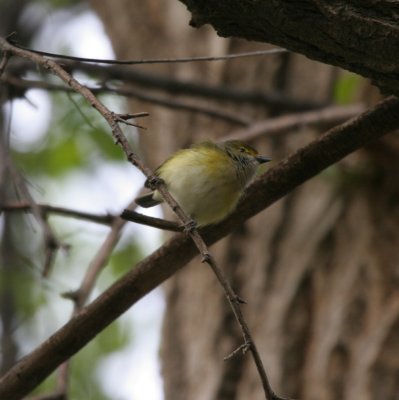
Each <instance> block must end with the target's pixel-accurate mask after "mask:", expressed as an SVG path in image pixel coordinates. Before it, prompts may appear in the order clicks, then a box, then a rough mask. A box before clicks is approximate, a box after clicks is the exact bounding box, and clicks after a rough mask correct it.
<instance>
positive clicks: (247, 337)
mask: <svg viewBox="0 0 399 400" xmlns="http://www.w3.org/2000/svg"><path fill="white" fill-rule="evenodd" d="M0 47H1V48H3V50H5V51H10V52H12V53H13V54H15V55H18V56H21V57H24V58H28V59H30V60H32V61H35V62H37V63H38V64H39V65H42V66H43V67H44V68H46V69H48V70H49V71H51V72H53V73H54V74H55V75H57V76H58V77H59V78H61V79H62V80H63V81H64V82H65V83H66V84H68V85H69V86H70V87H72V88H73V89H74V90H76V91H77V92H78V93H80V94H81V95H82V96H83V97H84V98H85V99H86V100H87V101H89V103H90V104H91V105H92V106H93V107H94V108H95V109H96V110H97V111H98V112H99V113H100V114H101V115H102V116H103V117H104V119H105V120H106V121H107V123H108V124H109V126H110V128H111V130H112V134H113V136H114V137H115V139H116V142H117V144H119V145H120V146H121V147H122V149H123V151H124V152H125V154H126V156H127V158H128V160H129V161H130V162H131V163H132V164H133V165H135V166H137V167H138V168H139V169H140V170H141V171H142V172H143V173H144V174H145V176H146V177H147V178H148V179H149V181H150V182H151V184H152V186H153V187H154V189H157V190H158V191H159V192H160V193H161V195H162V197H163V198H164V200H165V201H166V202H167V203H168V204H169V206H170V207H171V208H172V210H173V211H174V212H175V214H176V215H177V216H178V218H179V220H180V221H181V222H182V223H183V224H184V226H188V225H189V224H190V223H191V222H192V221H191V219H190V218H189V216H188V215H187V214H186V213H185V211H184V210H183V209H182V208H181V207H180V206H179V204H178V203H177V202H176V201H175V199H174V198H173V197H172V196H171V194H170V193H169V192H168V190H167V188H166V186H165V184H164V183H163V181H162V180H160V179H158V178H157V177H155V176H154V175H153V174H152V172H151V170H150V169H149V168H147V167H146V166H145V164H144V163H143V162H142V161H141V160H140V158H139V157H138V156H137V155H136V154H135V153H134V152H133V151H132V149H131V147H130V144H129V142H128V140H127V139H126V137H125V136H124V134H123V132H122V130H121V129H120V127H119V125H118V122H120V121H119V119H118V118H117V116H116V115H115V114H114V113H112V112H111V111H109V110H108V109H107V107H105V106H104V104H103V103H101V102H100V101H99V100H98V99H97V98H96V97H95V96H94V94H93V93H92V92H91V91H90V90H89V89H88V88H87V87H85V86H83V85H81V84H80V83H79V82H78V81H77V80H76V79H74V78H73V77H72V76H71V75H69V74H68V73H67V72H66V71H65V70H64V69H63V68H62V67H61V66H60V65H58V64H57V63H55V62H54V61H51V60H49V59H46V58H43V57H41V56H39V55H37V54H34V53H31V52H29V51H27V50H22V49H19V48H16V47H14V46H13V45H11V44H10V43H8V42H7V41H6V40H4V39H2V38H0ZM121 223H123V221H122V222H121ZM188 233H189V236H190V237H191V239H192V240H193V242H194V244H195V245H196V247H197V249H198V251H199V252H200V254H201V256H202V260H203V261H204V262H206V263H208V265H209V266H210V267H211V268H212V270H213V272H214V273H215V275H216V277H217V279H218V281H219V283H220V284H221V285H222V287H223V290H224V292H225V295H226V298H227V300H228V302H229V304H230V306H231V308H232V310H233V313H234V316H235V317H236V319H237V322H238V323H239V326H240V328H241V330H242V334H243V337H244V341H245V343H246V344H247V345H248V346H249V348H250V350H251V353H252V356H253V359H254V362H255V365H256V368H257V370H258V373H259V376H260V379H261V381H262V385H263V388H264V391H265V398H266V399H267V400H273V399H280V398H279V397H278V396H276V395H275V394H274V392H273V390H272V389H271V386H270V383H269V381H268V378H267V375H266V372H265V369H264V367H263V364H262V361H261V358H260V355H259V353H258V350H257V348H256V346H255V343H254V341H253V339H252V337H251V334H250V331H249V328H248V325H247V324H246V322H245V320H244V317H243V315H242V313H241V310H240V306H239V302H238V301H237V298H238V296H237V295H236V294H235V293H234V291H233V289H232V288H231V286H230V284H229V283H228V281H227V279H226V278H225V277H224V274H223V272H222V270H221V269H220V268H219V267H218V265H217V264H216V262H215V260H214V259H213V257H212V256H211V254H210V253H209V251H208V248H207V246H206V244H205V242H204V241H203V239H202V237H201V236H200V234H199V233H198V230H197V229H196V228H195V227H191V229H190V230H189V231H188ZM101 267H102V266H101ZM94 274H98V272H97V271H96V270H94ZM88 281H89V283H90V284H92V282H93V279H92V278H90V277H89V278H88ZM89 289H90V288H89ZM89 291H90V290H89ZM80 297H83V295H82V294H80ZM83 298H84V297H83ZM76 304H77V305H78V303H76Z"/></svg>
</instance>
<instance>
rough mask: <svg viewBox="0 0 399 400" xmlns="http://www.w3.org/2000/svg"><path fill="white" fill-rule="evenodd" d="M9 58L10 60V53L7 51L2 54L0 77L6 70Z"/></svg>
mask: <svg viewBox="0 0 399 400" xmlns="http://www.w3.org/2000/svg"><path fill="white" fill-rule="evenodd" d="M9 58H10V53H9V52H8V51H5V52H4V53H3V57H2V58H1V62H0V76H2V75H3V72H4V70H5V69H6V66H7V63H8V59H9Z"/></svg>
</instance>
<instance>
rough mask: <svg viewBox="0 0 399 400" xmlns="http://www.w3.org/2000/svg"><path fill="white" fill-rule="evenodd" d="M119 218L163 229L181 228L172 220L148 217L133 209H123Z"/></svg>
mask: <svg viewBox="0 0 399 400" xmlns="http://www.w3.org/2000/svg"><path fill="white" fill-rule="evenodd" d="M121 218H123V219H125V220H126V221H131V222H136V223H138V224H141V225H147V226H152V227H153V228H158V229H163V230H165V231H171V232H181V231H182V230H183V228H182V227H181V226H180V225H179V224H177V223H176V222H173V221H166V220H165V219H160V218H154V217H149V216H148V215H143V214H140V213H138V212H136V211H133V210H129V209H126V210H123V212H122V214H121Z"/></svg>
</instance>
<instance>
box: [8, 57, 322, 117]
mask: <svg viewBox="0 0 399 400" xmlns="http://www.w3.org/2000/svg"><path fill="white" fill-rule="evenodd" d="M63 67H64V68H65V69H66V70H67V71H68V72H70V73H72V72H74V71H82V72H85V73H88V74H92V75H96V76H98V78H99V79H100V80H102V81H110V80H115V79H119V80H121V81H123V82H124V83H128V82H129V83H132V84H135V85H137V86H140V87H144V88H145V90H146V91H148V90H149V89H155V90H161V91H165V92H167V93H169V94H171V95H173V96H176V95H184V96H190V97H198V98H204V99H210V100H218V101H228V102H229V103H236V104H253V105H255V106H260V107H263V106H268V107H276V108H278V109H279V110H284V111H307V110H316V109H320V108H322V107H326V106H328V105H329V103H327V102H320V101H310V100H304V99H293V98H292V97H290V96H286V95H284V94H283V93H280V92H278V91H265V90H261V89H258V88H256V89H252V90H246V89H239V88H235V87H232V86H231V85H225V86H224V85H216V86H215V85H209V84H207V83H205V82H194V81H184V80H181V79H178V78H175V77H171V76H166V75H160V74H155V73H148V72H144V71H139V70H136V69H132V68H127V67H124V66H118V65H113V66H103V65H96V64H82V63H78V62H76V61H68V60H65V62H63ZM35 68H36V67H35V66H34V65H32V63H31V62H28V61H25V62H23V60H22V61H21V60H18V62H14V63H12V65H11V64H10V65H9V67H8V70H9V71H10V73H12V74H13V75H17V76H20V75H22V74H26V71H27V70H29V69H31V70H34V71H36V70H35Z"/></svg>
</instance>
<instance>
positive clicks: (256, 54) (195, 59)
mask: <svg viewBox="0 0 399 400" xmlns="http://www.w3.org/2000/svg"><path fill="white" fill-rule="evenodd" d="M10 43H12V44H13V45H14V46H15V47H18V48H19V49H23V50H27V51H29V52H31V53H35V54H40V55H41V56H45V57H50V58H56V59H60V60H73V61H79V62H81V63H95V64H111V65H138V64H140V65H141V64H176V63H187V62H198V61H225V60H232V59H235V58H244V57H245V58H246V57H259V56H270V55H274V54H281V53H288V50H287V49H283V48H277V49H268V50H257V51H247V52H243V53H236V54H226V55H224V56H200V57H183V58H156V59H152V60H151V59H150V60H104V59H98V58H84V57H74V56H68V55H65V54H57V53H49V52H46V51H40V50H34V49H30V48H27V47H23V46H20V45H18V44H17V43H14V42H12V41H10Z"/></svg>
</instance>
